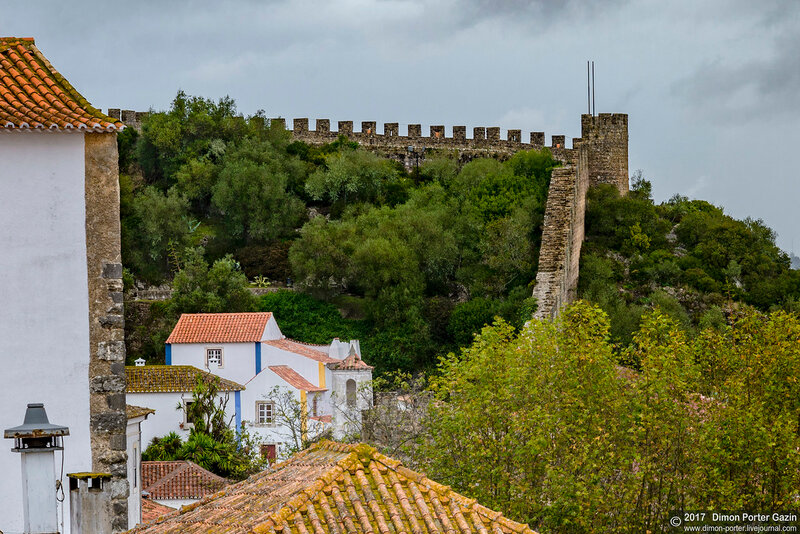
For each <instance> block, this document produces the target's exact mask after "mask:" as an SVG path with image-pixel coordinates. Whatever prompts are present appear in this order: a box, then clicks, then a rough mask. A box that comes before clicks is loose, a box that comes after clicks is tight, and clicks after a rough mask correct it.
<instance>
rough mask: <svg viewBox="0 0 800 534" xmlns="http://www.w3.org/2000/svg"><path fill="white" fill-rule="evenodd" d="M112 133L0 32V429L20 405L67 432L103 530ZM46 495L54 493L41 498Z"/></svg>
mask: <svg viewBox="0 0 800 534" xmlns="http://www.w3.org/2000/svg"><path fill="white" fill-rule="evenodd" d="M122 128H124V126H123V125H122V123H120V122H119V121H114V120H113V119H111V118H110V117H107V116H105V115H103V114H102V113H100V112H99V111H98V110H97V109H95V108H93V107H92V106H91V105H90V104H89V103H88V102H87V101H86V99H84V98H83V97H82V96H81V95H80V94H79V93H78V92H77V91H76V90H75V88H73V87H72V85H70V83H69V82H67V80H65V79H64V78H63V77H62V76H61V75H60V74H59V73H58V72H57V71H56V70H55V69H54V68H53V66H52V65H51V64H50V63H49V62H48V61H47V59H46V58H45V57H44V56H43V55H42V53H41V52H40V51H39V50H38V49H37V47H36V46H35V44H34V41H33V39H30V38H12V37H4V38H0V162H1V163H0V191H2V199H3V209H2V210H0V299H2V303H3V306H2V307H0V340H2V344H0V361H2V362H4V363H5V364H6V365H4V366H3V367H4V369H3V375H4V381H3V383H4V387H3V391H2V394H1V395H2V404H3V410H2V412H0V429H4V428H9V427H13V426H16V425H18V424H19V423H20V421H21V420H22V417H23V415H24V414H25V410H26V405H27V403H31V402H40V403H44V405H45V407H46V409H47V413H48V415H49V417H50V420H51V422H53V423H57V424H60V425H64V426H68V427H69V435H68V436H66V437H65V438H64V451H63V452H64V457H63V459H64V470H63V471H64V473H65V474H66V473H70V472H80V471H96V472H107V473H112V472H113V473H114V475H113V477H111V479H110V482H109V483H110V484H111V487H112V488H113V490H114V494H115V496H116V497H115V499H116V500H115V501H114V502H115V505H116V508H115V512H114V514H115V517H114V523H113V524H114V530H115V531H122V530H125V529H126V528H127V526H128V525H127V521H128V517H127V512H126V507H127V506H126V497H125V496H127V495H128V488H127V482H126V477H125V451H126V417H125V395H124V391H123V385H122V382H121V376H122V373H123V366H124V363H122V362H124V359H125V348H124V344H123V333H122V316H123V314H122V280H121V278H122V265H121V260H120V251H119V183H118V170H117V169H118V163H117V159H118V156H117V144H116V133H117V131H118V130H120V129H122ZM11 447H12V444H11V442H8V441H6V442H3V443H0V473H2V483H0V531H2V532H5V533H6V534H10V533H19V532H22V530H23V502H22V479H21V475H20V455H19V454H17V453H14V452H12V451H11ZM120 453H122V454H120ZM58 460H59V461H60V458H58ZM57 473H59V474H60V469H59V470H58V472H57ZM57 476H59V475H58V474H57ZM54 482H55V481H54ZM62 482H63V484H67V480H66V477H64V479H63V481H62ZM53 487H54V488H55V483H54V485H53ZM55 499H56V495H55V489H54V490H53V501H52V502H53V506H54V507H55V506H56V500H55ZM58 507H59V509H58V517H59V523H60V524H59V528H60V531H61V532H62V533H64V532H69V494H68V493H67V494H66V497H65V500H64V502H63V503H60V504H58ZM62 518H66V521H62V520H61V519H62Z"/></svg>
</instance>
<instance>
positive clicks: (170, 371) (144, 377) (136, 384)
mask: <svg viewBox="0 0 800 534" xmlns="http://www.w3.org/2000/svg"><path fill="white" fill-rule="evenodd" d="M201 376H202V377H205V379H206V380H219V390H220V391H242V390H243V389H245V387H244V386H243V385H241V384H237V383H236V382H234V381H233V380H228V379H226V378H220V377H218V376H216V375H214V374H212V373H209V372H208V371H203V370H202V369H198V368H197V367H192V366H191V365H143V366H141V367H138V366H133V365H128V366H126V367H125V391H126V392H127V393H176V392H185V391H192V390H193V389H194V386H195V385H196V384H197V378H198V377H201Z"/></svg>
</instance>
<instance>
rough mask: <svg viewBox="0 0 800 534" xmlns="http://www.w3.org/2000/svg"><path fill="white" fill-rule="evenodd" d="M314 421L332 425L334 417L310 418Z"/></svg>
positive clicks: (319, 416) (320, 416) (317, 416)
mask: <svg viewBox="0 0 800 534" xmlns="http://www.w3.org/2000/svg"><path fill="white" fill-rule="evenodd" d="M309 419H311V420H312V421H319V422H320V423H331V422H333V416H332V415H314V416H311V417H309Z"/></svg>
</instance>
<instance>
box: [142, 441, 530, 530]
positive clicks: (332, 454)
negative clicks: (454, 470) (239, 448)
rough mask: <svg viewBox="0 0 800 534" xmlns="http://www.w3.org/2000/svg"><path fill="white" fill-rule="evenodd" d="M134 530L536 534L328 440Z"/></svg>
mask: <svg viewBox="0 0 800 534" xmlns="http://www.w3.org/2000/svg"><path fill="white" fill-rule="evenodd" d="M132 532H139V533H144V534H177V533H182V534H190V533H201V532H202V533H204V534H216V533H220V534H221V533H225V534H245V533H248V534H249V533H255V534H309V533H310V534H314V533H317V534H322V533H347V534H367V533H369V534H399V533H403V532H405V533H418V534H419V533H427V534H455V533H458V534H470V533H476V534H534V533H533V531H532V530H531V529H530V527H528V526H527V525H525V524H522V523H517V522H515V521H512V520H510V519H508V518H507V517H504V516H503V514H501V513H500V512H496V511H494V510H491V509H489V508H487V507H485V506H482V505H480V504H478V503H477V502H475V500H473V499H469V498H467V497H464V496H463V495H459V494H458V493H456V492H455V491H453V490H452V489H450V488H449V487H447V486H443V485H442V484H439V483H437V482H434V481H433V480H431V479H429V478H427V477H426V476H425V475H423V474H421V473H417V472H414V471H412V470H411V469H408V468H407V467H405V466H403V465H401V463H400V462H398V461H397V460H394V459H392V458H388V457H386V456H384V455H382V454H380V453H379V452H377V451H376V450H375V449H373V448H371V447H368V446H366V445H342V444H338V443H332V442H330V441H325V442H321V443H317V444H315V445H313V446H312V447H311V448H310V449H307V450H305V451H303V452H300V453H298V454H295V455H294V456H292V457H291V458H289V460H287V461H286V462H283V463H281V464H278V465H276V466H275V467H274V468H273V469H269V470H266V471H262V472H261V473H258V474H256V475H252V476H251V477H249V478H248V479H247V480H244V481H242V482H239V483H238V484H233V485H230V486H226V487H225V488H224V489H223V490H222V491H220V492H218V493H216V494H214V495H210V496H208V497H206V498H205V499H203V500H202V501H200V502H199V503H195V504H191V505H189V506H184V507H183V508H181V510H180V511H179V512H176V513H173V514H170V515H169V516H167V517H165V518H162V519H160V520H159V521H157V522H155V523H151V524H149V525H143V526H141V527H138V528H136V529H135V530H133V531H132Z"/></svg>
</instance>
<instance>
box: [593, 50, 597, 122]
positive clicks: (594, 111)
mask: <svg viewBox="0 0 800 534" xmlns="http://www.w3.org/2000/svg"><path fill="white" fill-rule="evenodd" d="M596 113H597V107H596V106H595V105H594V61H592V116H594V115H595V114H596Z"/></svg>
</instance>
